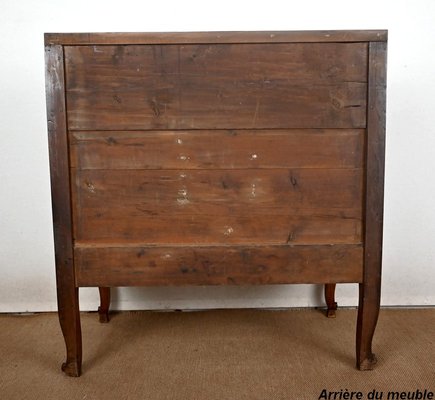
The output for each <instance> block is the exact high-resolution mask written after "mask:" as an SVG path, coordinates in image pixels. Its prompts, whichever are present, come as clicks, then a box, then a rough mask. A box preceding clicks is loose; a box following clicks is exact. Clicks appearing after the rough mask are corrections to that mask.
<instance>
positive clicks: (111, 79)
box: [65, 43, 367, 130]
mask: <svg viewBox="0 0 435 400" xmlns="http://www.w3.org/2000/svg"><path fill="white" fill-rule="evenodd" d="M65 55H66V59H65V63H66V77H67V79H66V89H67V105H68V126H69V129H72V130H128V129H136V130H137V129H237V128H242V129H243V128H245V129H246V128H365V125H366V120H365V115H366V94H367V83H366V81H367V72H366V71H367V44H366V43H320V44H319V43H310V44H301V43H290V44H273V45H268V44H237V45H236V44H222V45H161V46H160V45H153V46H151V45H150V46H144V45H142V46H71V47H70V46H68V47H65Z"/></svg>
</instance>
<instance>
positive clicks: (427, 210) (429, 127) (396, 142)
mask: <svg viewBox="0 0 435 400" xmlns="http://www.w3.org/2000/svg"><path fill="white" fill-rule="evenodd" d="M385 28H386V29H389V57H388V107H387V109H388V115H387V135H388V136H387V165H386V197H385V245H384V279H383V295H382V303H383V304H384V305H435V290H434V284H435V268H434V266H435V246H434V245H433V240H434V239H435V207H434V206H433V198H434V197H435V179H434V175H435V157H434V155H435V78H434V76H435V1H433V0H413V1H403V0H401V1H398V0H396V1H380V0H374V1H373V0H366V1H363V2H351V1H337V0H329V1H324V0H311V1H306V2H292V1H271V0H269V1H252V0H251V1H237V0H232V1H227V0H221V1H219V2H216V1H206V0H203V1H197V2H195V1H191V0H185V1H170V0H165V1H133V0H124V1H113V0H105V1H90V0H86V1H84V0H74V1H72V0H71V1H60V0H45V1H44V0H39V1H32V0H0V50H1V51H0V55H1V61H0V90H1V91H0V162H1V164H0V190H1V192H0V193H1V195H0V311H17V312H18V311H42V310H55V309H56V298H55V281H54V256H53V240H52V228H51V211H50V210H51V208H50V207H51V206H50V190H49V170H48V151H47V139H46V136H47V135H46V121H45V94H44V52H43V32H69V31H70V32H77V31H83V32H86V31H103V32H110V31H114V32H117V31H139V32H141V31H142V32H143V31H201V30H301V29H385ZM337 293H338V301H339V303H340V304H342V305H355V304H356V303H357V288H356V285H342V286H340V287H339V288H338V290H337ZM97 298H98V297H97V290H96V289H82V290H81V300H82V301H81V308H82V309H83V310H86V309H95V307H96V304H97ZM321 301H322V299H321V288H320V287H317V286H273V287H270V286H269V287H251V288H237V287H222V288H220V287H211V288H210V287H198V288H165V289H159V288H152V289H137V288H134V289H132V288H129V289H128V288H125V289H118V290H116V291H115V302H114V303H115V304H114V307H115V308H119V309H134V308H208V307H250V306H255V307H285V306H313V305H317V304H321Z"/></svg>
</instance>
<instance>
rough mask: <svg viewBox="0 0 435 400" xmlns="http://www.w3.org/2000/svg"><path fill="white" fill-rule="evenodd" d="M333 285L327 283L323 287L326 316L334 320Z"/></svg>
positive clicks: (335, 305) (335, 307) (335, 304)
mask: <svg viewBox="0 0 435 400" xmlns="http://www.w3.org/2000/svg"><path fill="white" fill-rule="evenodd" d="M335 286H336V285H335V283H327V284H326V285H325V301H326V306H327V310H326V316H327V317H328V318H335V317H336V315H335V311H337V303H336V302H335Z"/></svg>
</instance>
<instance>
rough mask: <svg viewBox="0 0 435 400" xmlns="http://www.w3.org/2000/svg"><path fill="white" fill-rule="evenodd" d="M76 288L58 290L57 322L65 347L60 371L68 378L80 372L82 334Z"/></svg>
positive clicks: (78, 374)
mask: <svg viewBox="0 0 435 400" xmlns="http://www.w3.org/2000/svg"><path fill="white" fill-rule="evenodd" d="M78 294H79V291H78V288H76V287H72V288H62V289H59V288H58V296H57V298H58V309H59V321H60V326H61V329H62V333H63V337H64V339H65V346H66V362H64V363H63V364H62V371H63V372H65V373H66V374H67V375H69V376H80V374H81V370H82V333H81V327H80V311H79V299H78Z"/></svg>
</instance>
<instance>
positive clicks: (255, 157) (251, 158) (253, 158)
mask: <svg viewBox="0 0 435 400" xmlns="http://www.w3.org/2000/svg"><path fill="white" fill-rule="evenodd" d="M257 158H258V155H257V154H251V157H249V159H250V160H256V159H257Z"/></svg>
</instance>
